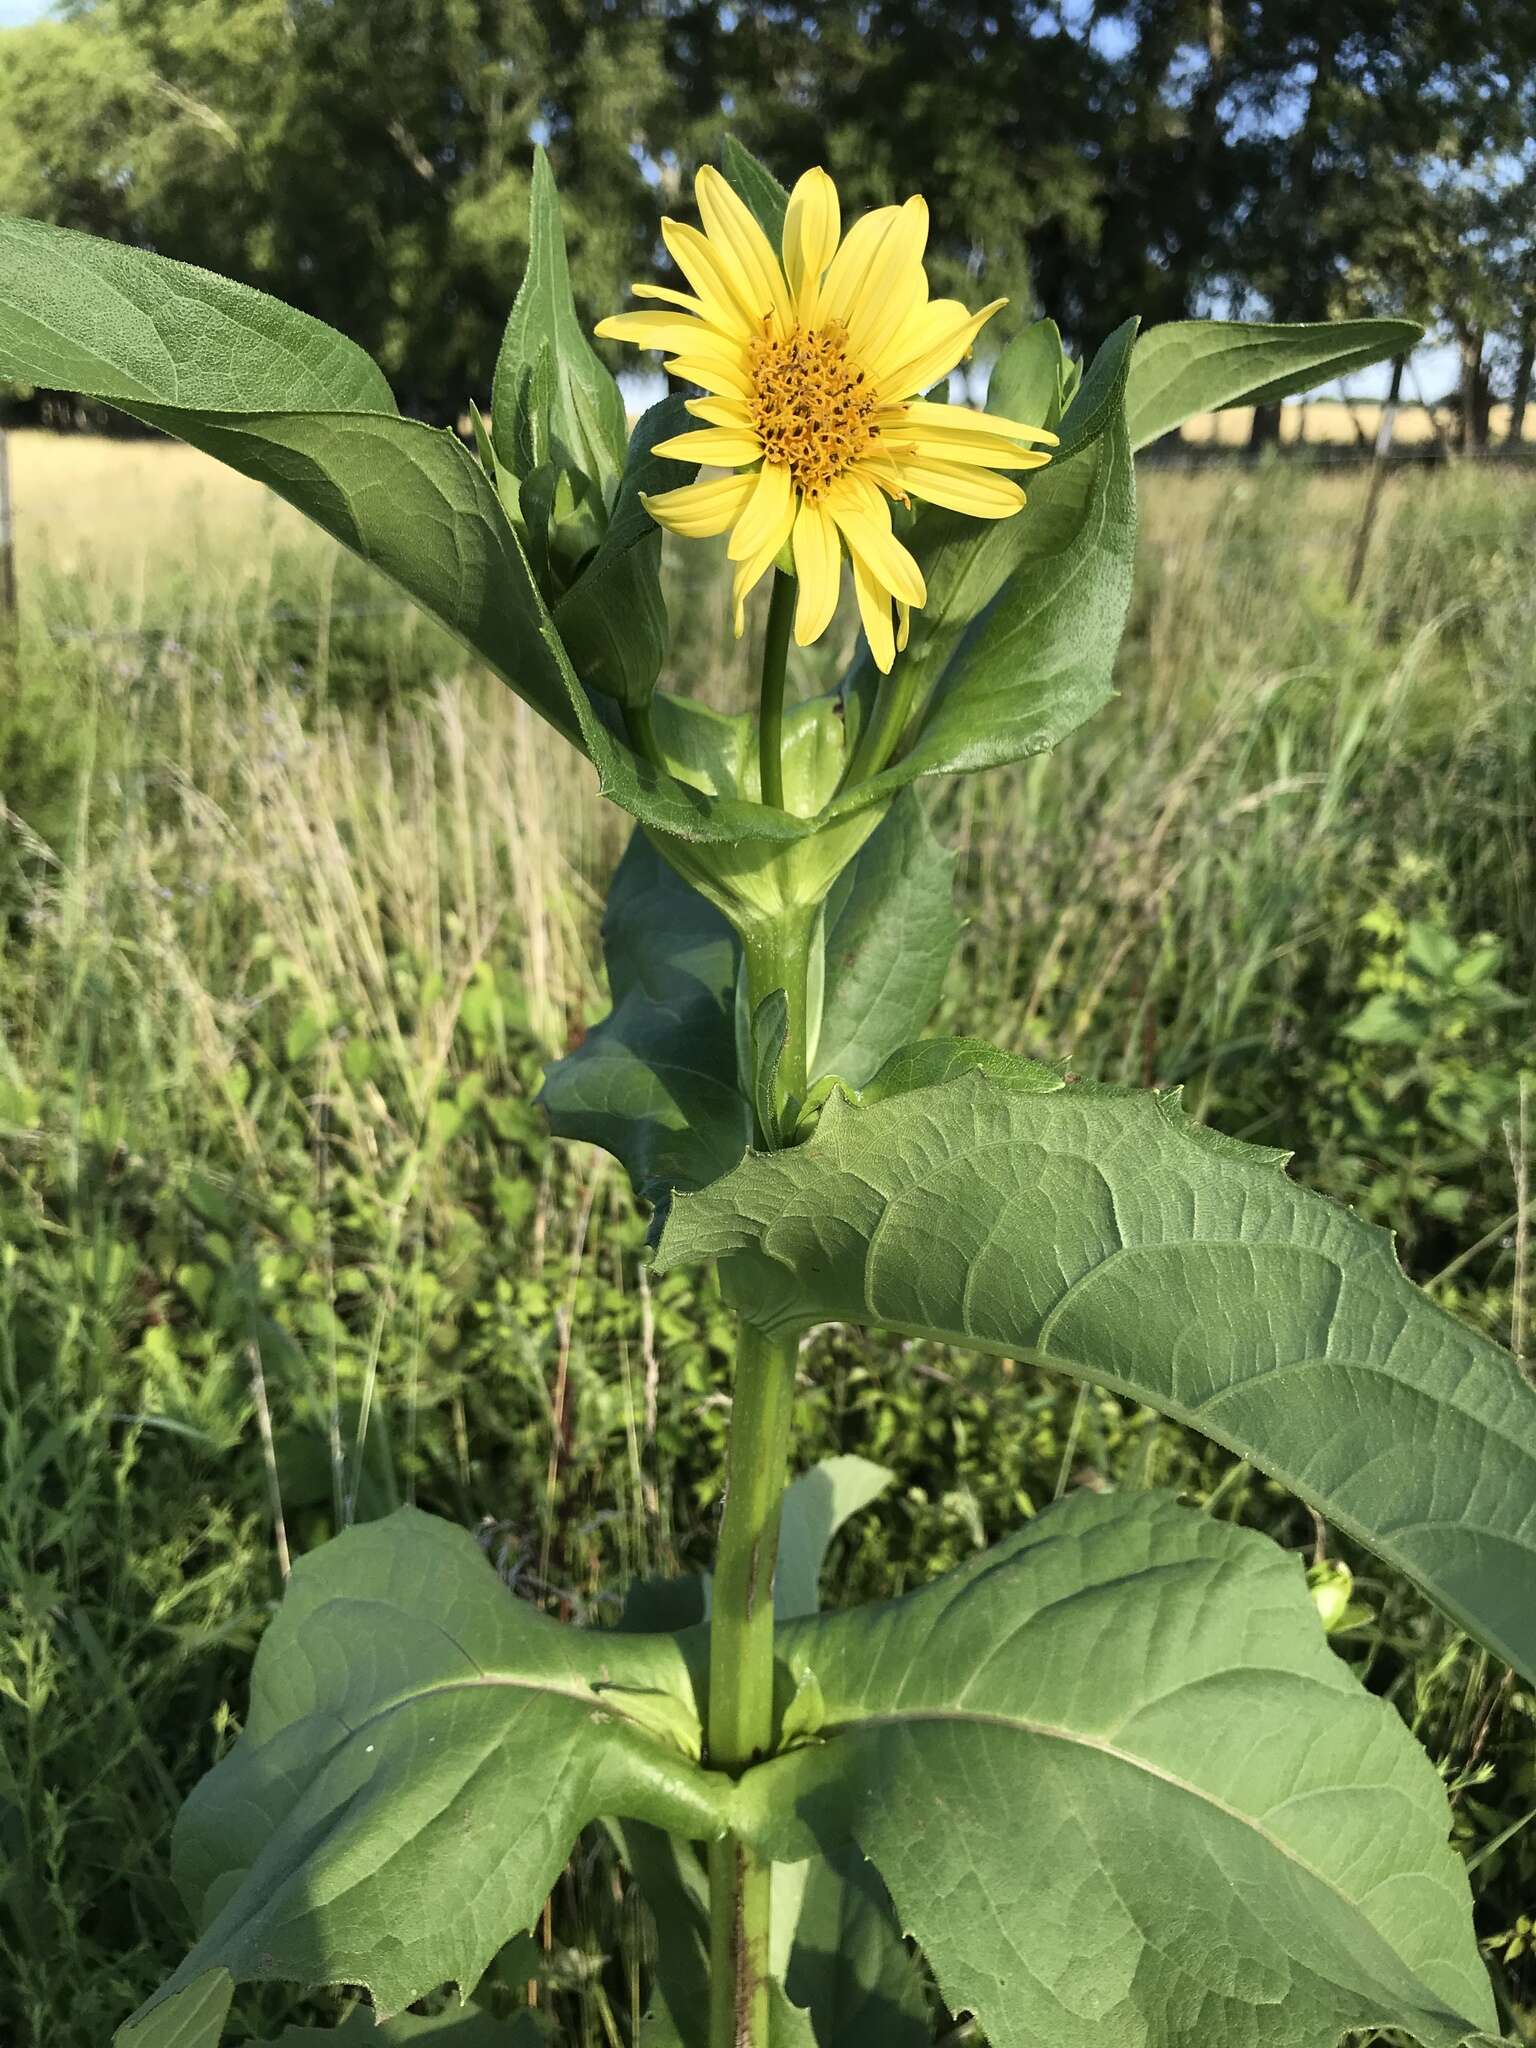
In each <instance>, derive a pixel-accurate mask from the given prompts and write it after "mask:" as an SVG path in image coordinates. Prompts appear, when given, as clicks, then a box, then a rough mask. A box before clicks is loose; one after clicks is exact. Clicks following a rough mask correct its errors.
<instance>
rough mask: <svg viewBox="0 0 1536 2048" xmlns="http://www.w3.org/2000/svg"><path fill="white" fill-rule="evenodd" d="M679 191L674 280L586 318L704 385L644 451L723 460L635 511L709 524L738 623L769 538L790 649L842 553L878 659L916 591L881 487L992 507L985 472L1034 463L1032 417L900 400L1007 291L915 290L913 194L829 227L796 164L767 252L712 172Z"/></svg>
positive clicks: (810, 633) (818, 184)
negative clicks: (691, 201) (785, 572)
mask: <svg viewBox="0 0 1536 2048" xmlns="http://www.w3.org/2000/svg"><path fill="white" fill-rule="evenodd" d="M694 189H695V193H696V195H697V198H698V205H699V215H700V218H701V219H702V221H703V223H704V226H703V231H702V232H701V231H700V230H699V229H698V228H694V227H689V226H687V225H686V224H684V223H683V222H680V221H674V220H667V221H663V222H662V235H663V238H664V239H665V241H666V245H667V248H668V249H669V250H670V251H671V254H672V257H673V259H674V261H675V262H676V263H677V266H678V268H679V269H680V270H681V271H682V272H683V274H684V276H685V277H686V278H687V280H688V282H689V283H690V284H691V285H692V287H693V290H692V291H691V292H679V291H672V290H670V289H669V288H667V287H665V286H662V285H636V286H635V287H634V290H635V295H636V297H637V298H643V299H654V300H659V301H660V302H661V310H658V311H656V312H640V313H620V314H617V315H615V316H614V317H613V318H611V319H608V320H604V321H602V322H601V323H600V324H599V326H598V329H597V332H598V334H599V335H601V336H603V337H604V338H605V339H609V340H615V341H629V342H633V343H634V344H635V345H636V346H637V347H639V348H658V349H662V350H665V351H666V353H667V358H668V360H667V368H668V369H669V370H670V371H671V372H672V373H673V375H674V376H677V377H680V378H684V379H686V380H687V381H688V382H689V383H691V384H695V385H698V386H700V387H701V388H702V389H703V390H704V391H705V392H706V393H707V394H708V396H706V397H703V398H693V399H690V400H689V401H688V410H689V411H690V412H691V413H693V414H694V416H695V417H696V418H698V419H700V420H703V421H705V422H706V424H705V425H704V426H703V427H700V428H698V429H696V430H695V431H693V432H691V433H687V434H679V435H676V436H674V437H673V438H672V439H671V440H668V441H663V442H661V443H660V444H659V445H658V448H657V451H656V452H657V453H658V454H663V455H672V456H676V457H677V458H678V459H679V460H681V461H688V462H698V463H702V464H707V465H710V466H712V467H719V468H722V469H726V470H729V471H730V472H731V474H730V475H728V476H724V477H718V478H712V479H707V480H705V481H704V482H701V483H695V484H688V485H685V486H684V487H683V488H682V489H681V490H676V491H663V492H660V493H659V494H658V495H656V496H654V497H649V498H647V499H646V501H645V502H646V505H647V508H648V509H649V511H650V513H651V515H652V517H653V518H655V519H656V520H658V521H659V522H660V523H661V525H663V526H665V527H667V528H669V529H670V530H671V531H672V532H673V533H680V534H685V535H687V536H689V537H690V538H694V539H701V538H706V537H708V536H711V535H714V534H720V533H725V532H727V531H729V533H730V536H731V538H730V544H729V549H728V552H729V555H730V558H731V560H732V561H733V562H734V563H735V564H736V576H735V582H734V593H733V594H734V598H735V605H736V630H737V632H738V633H740V632H741V630H742V625H743V621H744V608H745V604H746V600H747V596H748V593H749V592H750V591H751V590H752V589H753V588H754V586H755V585H756V584H757V583H758V582H759V580H760V579H761V578H762V577H763V576H764V575H765V574H766V573H767V571H768V570H769V569H770V568H771V567H772V565H773V562H774V560H775V558H776V557H777V556H778V555H779V553H780V552H781V550H782V549H783V548H784V546H785V544H786V542H787V543H789V544H790V546H791V549H792V556H793V561H794V565H795V574H796V576H797V578H798V579H799V586H800V587H799V594H798V599H797V603H796V609H795V638H796V640H797V641H798V642H799V644H800V645H801V646H802V647H803V646H806V645H807V644H808V643H809V642H811V641H812V640H815V639H816V638H818V636H819V635H820V634H822V633H824V632H825V631H826V629H827V626H828V625H829V624H830V622H831V619H832V614H833V612H834V611H835V610H836V608H837V593H838V585H839V579H840V577H841V573H842V558H843V555H844V553H845V552H846V554H847V556H848V559H849V561H850V562H851V564H852V566H853V582H854V589H855V592H856V594H857V596H858V602H859V615H860V617H861V618H862V620H863V622H864V631H865V634H866V635H867V637H868V640H869V645H870V649H871V651H872V653H873V654H874V657H875V660H876V661H877V662H878V663H879V665H880V667H881V668H882V669H889V668H890V666H891V664H892V663H893V661H894V660H895V658H896V651H897V649H898V647H901V646H904V645H905V644H906V636H907V624H908V618H909V615H910V612H911V608H912V607H913V606H914V605H921V604H922V603H923V602H924V599H925V596H926V591H925V589H924V585H923V575H922V571H921V569H920V568H919V567H918V565H917V563H916V561H915V560H914V559H913V557H912V555H911V554H910V553H909V551H908V550H907V549H906V548H905V547H904V546H903V545H902V543H901V542H900V541H899V540H898V539H897V537H896V535H895V533H894V532H893V531H892V527H891V508H890V501H891V500H892V499H895V500H898V501H900V502H901V503H902V504H908V503H910V502H911V500H912V499H913V498H921V499H925V500H926V501H927V502H928V503H929V504H933V505H945V506H948V507H950V508H951V509H952V510H954V511H957V512H964V513H969V514H970V515H971V516H972V517H973V518H976V519H1005V518H1007V517H1008V516H1009V514H1010V513H1013V512H1017V511H1018V510H1019V509H1020V507H1021V506H1022V505H1023V503H1024V492H1023V490H1022V489H1021V488H1020V487H1019V485H1018V484H1016V483H1015V482H1013V480H1012V479H1011V478H1010V477H1008V476H1006V475H1002V474H1000V473H999V472H1002V471H1007V470H1022V469H1036V468H1038V467H1039V466H1040V464H1042V463H1044V462H1048V461H1049V460H1050V456H1049V454H1048V453H1047V452H1046V450H1047V449H1048V448H1049V447H1051V446H1053V445H1054V444H1055V439H1056V437H1055V435H1054V434H1051V433H1048V432H1047V431H1046V430H1045V429H1044V428H1043V427H1038V426H1031V425H1029V424H1027V423H1026V422H1023V421H1020V420H1008V419H1002V418H999V417H998V416H997V415H996V414H993V413H987V412H981V411H976V410H973V409H971V408H969V407H966V406H957V405H939V404H933V403H930V402H927V401H925V400H924V399H923V398H922V397H921V396H920V395H919V394H920V393H922V392H924V391H927V390H928V389H930V388H931V386H933V385H934V384H936V383H937V382H938V381H939V379H940V378H941V377H946V376H948V374H949V372H950V371H951V370H952V369H953V368H954V367H955V365H956V364H957V363H959V362H960V361H961V360H962V359H963V358H964V357H965V356H966V355H968V354H969V353H970V349H971V345H972V343H973V342H974V341H975V339H976V336H977V334H978V333H979V332H980V330H981V328H982V326H983V325H984V323H985V322H986V321H988V320H989V319H990V318H991V317H992V315H993V314H994V313H995V312H997V310H998V308H999V307H1000V306H1003V305H1005V304H1006V303H1007V302H1006V300H1003V299H994V300H993V302H992V303H991V305H989V306H984V307H983V308H982V309H981V311H980V312H979V313H973V312H971V311H970V310H969V309H968V308H967V307H965V306H963V305H961V304H960V303H959V301H958V300H955V299H930V298H929V296H928V279H927V274H926V272H925V271H924V269H923V251H924V248H925V246H926V243H927V239H928V209H927V207H926V206H925V204H924V203H923V201H922V200H921V199H917V198H913V199H909V200H908V201H907V203H906V204H905V206H882V207H877V208H876V209H875V211H874V212H873V213H867V214H865V215H864V216H863V218H862V219H861V220H858V221H856V222H855V223H854V225H853V227H852V228H850V229H849V231H848V233H847V234H846V235H844V234H843V233H842V219H841V211H840V208H839V205H838V198H837V188H836V186H835V185H834V184H833V182H832V180H831V178H830V177H828V175H827V173H826V172H825V171H823V170H811V171H807V172H806V173H805V175H804V177H802V178H801V179H800V181H799V183H798V184H797V185H796V186H795V189H794V191H793V193H792V194H791V195H790V201H789V210H788V212H787V213H786V215H785V219H784V235H783V245H782V249H781V252H780V253H779V254H777V255H776V254H775V252H774V249H773V245H772V243H771V242H770V241H769V240H768V237H767V236H766V235H765V234H764V233H763V230H762V229H761V227H759V225H758V223H757V221H756V220H755V219H754V217H753V215H752V214H751V213H750V212H749V211H748V209H747V207H746V206H745V205H744V204H743V202H742V201H741V199H740V198H738V197H737V195H736V193H735V192H734V191H733V190H732V188H731V186H730V185H729V184H728V183H727V181H726V179H725V178H724V177H723V176H722V175H721V174H720V172H719V171H717V170H715V169H714V168H713V167H712V166H710V165H705V167H704V168H703V169H702V170H701V171H700V172H699V174H698V178H697V181H696V183H695V187H694ZM893 605H894V606H895V613H896V617H895V622H894V624H893V622H892V606H893Z"/></svg>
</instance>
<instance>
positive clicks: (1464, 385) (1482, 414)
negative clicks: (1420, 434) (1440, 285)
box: [1456, 327, 1488, 455]
mask: <svg viewBox="0 0 1536 2048" xmlns="http://www.w3.org/2000/svg"><path fill="white" fill-rule="evenodd" d="M1484 339H1485V337H1484V335H1483V331H1482V329H1481V328H1480V327H1466V328H1461V329H1459V330H1458V332H1457V335H1456V347H1457V349H1458V351H1459V352H1460V356H1461V452H1462V454H1463V455H1470V454H1471V453H1472V452H1473V451H1474V450H1478V451H1481V450H1483V449H1485V448H1486V447H1487V446H1488V379H1487V377H1486V376H1485V374H1484V372H1483V346H1484Z"/></svg>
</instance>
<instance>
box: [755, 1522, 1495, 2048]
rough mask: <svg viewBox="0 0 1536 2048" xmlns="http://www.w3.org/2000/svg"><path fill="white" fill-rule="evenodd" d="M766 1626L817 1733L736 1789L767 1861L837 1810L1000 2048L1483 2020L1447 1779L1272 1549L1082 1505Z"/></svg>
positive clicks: (1292, 2042) (1328, 2037)
mask: <svg viewBox="0 0 1536 2048" xmlns="http://www.w3.org/2000/svg"><path fill="white" fill-rule="evenodd" d="M780 1646H781V1651H782V1654H783V1655H784V1656H785V1658H786V1661H787V1663H788V1665H789V1667H790V1670H791V1673H792V1674H796V1675H799V1674H802V1673H806V1672H814V1674H815V1678H816V1681H817V1684H818V1686H819V1689H820V1693H821V1697H822V1699H823V1701H824V1704H825V1710H826V1719H825V1723H824V1725H823V1728H822V1741H821V1743H820V1744H819V1745H818V1746H816V1747H813V1748H809V1749H804V1750H800V1751H796V1752H791V1753H790V1754H788V1755H786V1756H784V1757H781V1758H779V1759H777V1760H775V1761H774V1762H771V1763H769V1764H766V1765H764V1766H763V1767H762V1768H761V1769H760V1770H758V1771H757V1772H754V1773H751V1774H749V1775H748V1777H747V1778H746V1779H745V1781H744V1783H743V1786H742V1794H741V1797H742V1802H743V1805H744V1806H746V1807H750V1809H751V1811H752V1814H753V1815H754V1816H755V1817H756V1818H757V1819H758V1820H759V1822H760V1824H761V1827H762V1831H763V1837H764V1839H765V1840H770V1841H774V1842H775V1843H776V1845H777V1847H778V1848H779V1849H780V1850H781V1851H785V1852H787V1851H790V1850H792V1849H793V1848H794V1847H795V1846H796V1843H797V1840H798V1839H799V1838H803V1837H804V1836H805V1834H806V1832H807V1831H808V1830H809V1831H810V1832H811V1833H812V1834H813V1835H816V1836H823V1835H825V1836H835V1835H836V1834H838V1833H840V1832H841V1831H842V1830H843V1829H844V1828H847V1829H850V1830H851V1832H852V1834H853V1836H854V1838H855V1839H856V1840H857V1841H858V1843H859V1844H860V1846H861V1847H862V1848H863V1849H864V1850H865V1851H866V1853H867V1854H868V1855H869V1856H870V1858H871V1859H872V1860H873V1862H874V1864H875V1865H876V1867H877V1869H878V1870H879V1871H880V1872H881V1874H882V1876H883V1877H884V1878H885V1880H886V1882H887V1883H888V1884H889V1886H890V1888H891V1892H892V1894H893V1895H894V1898H895V1901H896V1907H897V1910H898V1912H899V1914H900V1915H901V1920H902V1924H903V1925H904V1926H905V1927H907V1928H908V1929H909V1930H910V1931H911V1933H912V1934H914V1935H915V1936H916V1938H917V1939H918V1941H919V1942H920V1943H921V1944H922V1946H923V1949H924V1951H925V1953H926V1955H927V1957H928V1960H929V1962H930V1963H931V1964H932V1966H933V1968H934V1971H935V1974H936V1975H937V1977H938V1980H939V1985H940V1988H941V1989H942V1991H943V1992H944V1995H945V1997H946V1999H947V2001H948V2003H949V2005H950V2006H951V2008H952V2009H954V2010H955V2011H957V2012H974V2013H975V2014H976V2016H977V2019H978V2021H979V2022H980V2025H981V2027H982V2029H983V2030H984V2032H985V2034H986V2037H987V2039H988V2040H989V2041H991V2042H993V2043H994V2044H995V2048H1104V2044H1105V2043H1106V2042H1115V2043H1132V2042H1135V2043H1148V2042H1157V2043H1159V2044H1160V2048H1336V2044H1337V2042H1338V2039H1339V2036H1340V2034H1341V2033H1342V2032H1343V2031H1344V2030H1345V2029H1353V2028H1365V2027H1374V2026H1395V2027H1401V2028H1403V2029H1404V2030H1406V2031H1407V2032H1408V2033H1410V2034H1411V2035H1413V2036H1414V2037H1415V2038H1416V2039H1417V2040H1419V2041H1421V2042H1423V2043H1425V2044H1428V2048H1454V2044H1457V2043H1460V2042H1463V2041H1466V2040H1468V2039H1474V2038H1477V2036H1478V2032H1479V2029H1481V2028H1490V2029H1491V2028H1492V2027H1493V2026H1494V2024H1495V2017H1494V2009H1493V2002H1492V1998H1491V1996H1490V1992H1489V1987H1488V1981H1487V1977H1486V1973H1485V1972H1484V1969H1483V1966H1482V1963H1481V1961H1480V1960H1479V1956H1478V1950H1477V1942H1476V1940H1475V1937H1474V1934H1473V1930H1472V1919H1471V1910H1470V1906H1471V1901H1470V1898H1469V1894H1468V1888H1467V1881H1466V1876H1465V1873H1464V1872H1463V1870H1462V1867H1461V1864H1460V1862H1459V1860H1458V1859H1457V1858H1456V1856H1455V1855H1454V1854H1453V1853H1452V1851H1451V1849H1450V1847H1449V1846H1448V1843H1447V1834H1448V1829H1449V1821H1450V1815H1449V1810H1448V1807H1447V1805H1446V1799H1445V1792H1444V1788H1443V1786H1442V1785H1441V1783H1440V1781H1439V1779H1438V1777H1437V1775H1436V1773H1435V1771H1434V1769H1433V1768H1432V1766H1431V1765H1430V1763H1429V1761H1428V1759H1427V1758H1426V1757H1425V1756H1424V1755H1423V1753H1422V1752H1421V1751H1420V1750H1419V1749H1418V1747H1417V1745H1416V1744H1415V1743H1414V1742H1413V1740H1412V1738H1411V1737H1410V1736H1409V1734H1408V1732H1407V1730H1406V1729H1405V1728H1404V1727H1403V1725H1402V1723H1401V1721H1399V1719H1398V1718H1397V1716H1396V1714H1395V1713H1394V1712H1393V1711H1392V1709H1391V1708H1390V1707H1388V1706H1387V1705H1385V1704H1384V1703H1383V1702H1381V1701H1380V1700H1377V1699H1374V1698H1372V1697H1371V1696H1370V1695H1369V1694H1368V1693H1366V1692H1365V1691H1363V1690H1362V1689H1361V1687H1360V1686H1359V1685H1358V1684H1357V1683H1356V1682H1355V1680H1354V1678H1353V1677H1352V1676H1351V1674H1350V1672H1349V1670H1348V1669H1347V1667H1346V1666H1345V1665H1343V1664H1342V1663H1341V1662H1339V1661H1338V1660H1337V1659H1336V1658H1335V1657H1334V1656H1333V1655H1332V1653H1331V1652H1330V1651H1329V1649H1328V1647H1327V1644H1326V1641H1325V1639H1324V1636H1323V1633H1322V1630H1321V1629H1320V1627H1319V1625H1318V1622H1317V1617H1316V1614H1315V1612H1314V1610H1313V1608H1312V1604H1311V1601H1310V1600H1309V1598H1308V1595H1307V1591H1306V1586H1305V1582H1304V1579H1303V1575H1302V1573H1301V1571H1300V1570H1299V1568H1298V1566H1297V1564H1296V1562H1295V1561H1294V1560H1293V1559H1291V1558H1288V1557H1287V1556H1286V1555H1285V1554H1284V1553H1283V1552H1282V1551H1280V1550H1279V1549H1277V1548H1276V1546H1275V1545H1274V1544H1272V1543H1271V1542H1270V1541H1269V1540H1268V1539H1267V1538H1266V1537H1262V1536H1258V1535H1255V1534H1253V1533H1252V1532H1249V1531H1245V1530H1239V1529H1234V1528H1232V1527H1230V1526H1229V1525H1227V1524H1224V1523H1218V1522H1216V1521H1213V1520H1212V1519H1210V1518H1209V1517H1207V1516H1204V1515H1200V1514H1197V1513H1196V1512H1194V1511H1193V1510H1190V1509H1183V1508H1179V1507H1177V1506H1175V1505H1174V1504H1173V1503H1172V1502H1171V1501H1169V1500H1167V1499H1166V1498H1163V1497H1161V1496H1157V1495H1149V1494H1145V1493H1140V1494H1126V1495H1119V1496H1099V1495H1093V1494H1087V1493H1084V1494H1078V1495H1075V1496H1074V1497H1072V1498H1071V1499H1069V1500H1067V1501H1065V1502H1063V1503H1062V1504H1061V1505H1060V1506H1059V1507H1056V1508H1054V1509H1051V1510H1049V1511H1048V1512H1047V1513H1045V1514H1043V1515H1041V1516H1040V1517H1038V1518H1037V1519H1036V1520H1035V1521H1033V1522H1031V1523H1029V1524H1028V1525H1027V1526H1026V1527H1025V1529H1024V1530H1022V1531H1021V1532H1020V1534H1019V1535H1017V1536H1016V1537H1014V1538H1012V1539H1011V1540H1010V1541H1008V1542H1006V1543H1004V1544H1003V1545H1001V1546H1000V1547H999V1548H998V1549H996V1550H994V1551H991V1552H988V1553H986V1554H985V1555H983V1556H982V1557H979V1558H978V1559H976V1561H975V1562H974V1563H972V1564H970V1565H967V1566H966V1567H964V1568H963V1569H962V1570H961V1571H959V1572H957V1573H955V1574H953V1575H952V1576H951V1577H949V1578H945V1579H940V1580H937V1581H936V1582H935V1583H934V1584H933V1585H931V1586H928V1587H926V1588H924V1589H923V1590H922V1591H921V1592H919V1593H917V1594H915V1595H912V1596H911V1597H909V1598H907V1599H905V1600H902V1601H899V1602H894V1603H888V1604H886V1605H885V1606H882V1607H874V1608H864V1609H855V1610H852V1611H850V1612H848V1613H843V1614H836V1615H830V1616H823V1617H822V1618H821V1619H819V1620H816V1621H813V1622H806V1623H797V1624H794V1625H793V1626H791V1627H790V1628H788V1629H786V1630H784V1631H783V1632H782V1634H781V1636H780ZM791 1815H792V1816H793V1818H792V1819H791V1818H790V1816H791ZM747 1824H748V1825H750V1824H751V1823H750V1821H748V1822H747ZM875 2038H879V2037H878V2036H876V2037H875Z"/></svg>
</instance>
